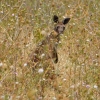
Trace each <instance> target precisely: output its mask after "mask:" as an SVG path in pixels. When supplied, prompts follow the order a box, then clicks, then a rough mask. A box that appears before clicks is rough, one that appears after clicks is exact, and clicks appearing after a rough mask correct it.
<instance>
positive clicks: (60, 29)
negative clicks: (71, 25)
mask: <svg viewBox="0 0 100 100" xmlns="http://www.w3.org/2000/svg"><path fill="white" fill-rule="evenodd" d="M69 20H70V18H65V19H64V20H63V21H62V22H59V18H58V16H56V15H54V16H53V21H54V22H55V23H56V25H55V28H54V30H55V31H56V32H57V33H58V35H59V34H62V33H63V32H64V30H65V26H66V24H67V23H68V22H69Z"/></svg>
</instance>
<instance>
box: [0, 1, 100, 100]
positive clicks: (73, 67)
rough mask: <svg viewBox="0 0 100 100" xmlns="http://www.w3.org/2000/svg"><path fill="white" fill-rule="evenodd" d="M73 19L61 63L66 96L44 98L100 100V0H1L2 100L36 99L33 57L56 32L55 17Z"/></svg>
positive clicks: (59, 68) (62, 46)
mask: <svg viewBox="0 0 100 100" xmlns="http://www.w3.org/2000/svg"><path fill="white" fill-rule="evenodd" d="M53 15H58V16H60V18H61V19H63V18H64V17H70V18H71V21H70V22H69V24H68V25H67V28H66V30H65V33H64V35H63V36H61V43H60V45H59V47H58V53H59V62H58V64H56V65H55V69H56V72H57V73H59V74H60V76H58V77H57V84H58V85H59V89H61V90H63V92H61V93H60V94H57V93H55V91H53V90H52V91H50V90H49V89H47V91H46V93H45V98H44V100H100V1H99V0H49V1H48V0H0V99H1V100H35V99H34V98H35V97H34V93H35V91H36V90H35V89H34V81H33V80H34V78H35V77H33V76H32V72H31V70H30V68H29V66H28V65H27V62H28V55H29V54H30V52H31V51H32V50H33V49H34V48H35V45H36V43H37V42H38V41H40V40H41V38H42V37H43V36H44V35H47V34H48V33H49V32H50V31H52V29H53V21H52V16H53Z"/></svg>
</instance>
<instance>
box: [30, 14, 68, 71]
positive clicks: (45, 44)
mask: <svg viewBox="0 0 100 100" xmlns="http://www.w3.org/2000/svg"><path fill="white" fill-rule="evenodd" d="M69 20H70V18H65V19H64V20H63V21H61V22H60V21H59V18H58V16H56V15H54V16H53V21H54V23H56V24H55V26H54V29H53V31H52V32H51V33H50V34H49V35H47V36H46V37H45V38H44V39H43V40H42V41H41V42H40V43H39V44H38V45H37V46H36V48H35V50H34V51H33V52H32V53H31V55H30V61H31V62H32V64H33V69H34V70H36V67H38V68H41V67H42V68H44V67H43V66H45V65H48V63H49V61H50V60H51V62H53V63H57V62H58V53H57V46H58V44H59V40H60V35H61V34H63V32H64V30H65V27H66V24H67V23H68V22H69ZM39 66H40V67H39Z"/></svg>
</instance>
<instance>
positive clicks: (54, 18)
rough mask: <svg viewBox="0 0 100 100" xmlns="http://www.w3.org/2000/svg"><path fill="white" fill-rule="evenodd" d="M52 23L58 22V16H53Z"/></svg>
mask: <svg viewBox="0 0 100 100" xmlns="http://www.w3.org/2000/svg"><path fill="white" fill-rule="evenodd" d="M53 21H54V22H55V23H57V22H58V16H56V15H54V16H53Z"/></svg>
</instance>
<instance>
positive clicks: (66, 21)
mask: <svg viewBox="0 0 100 100" xmlns="http://www.w3.org/2000/svg"><path fill="white" fill-rule="evenodd" d="M69 20H70V18H65V19H64V20H63V22H62V23H63V24H64V25H65V24H67V23H68V22H69Z"/></svg>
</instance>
